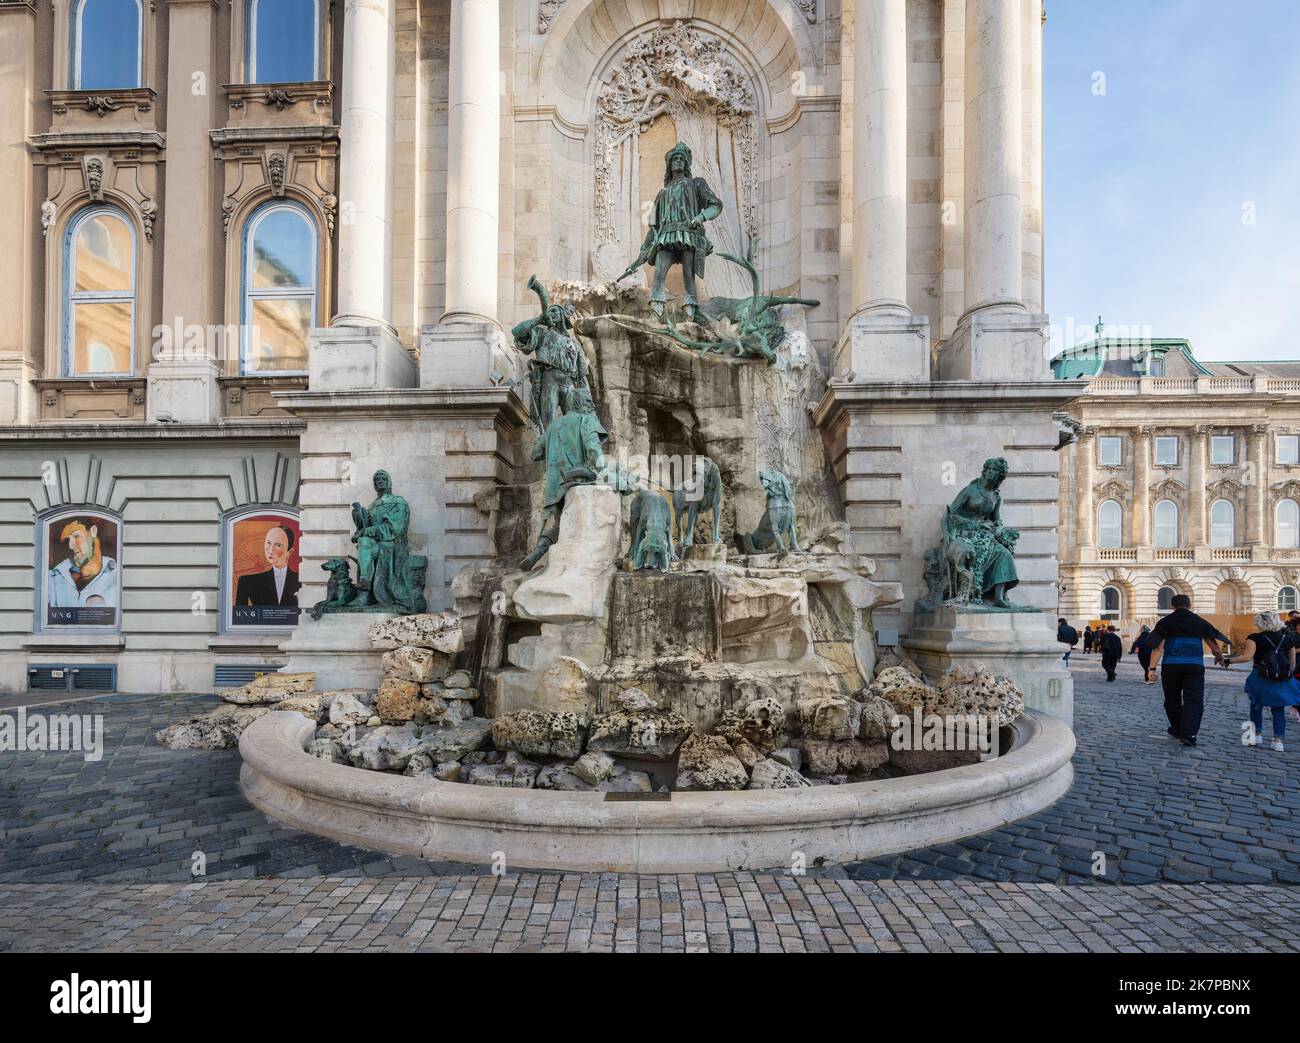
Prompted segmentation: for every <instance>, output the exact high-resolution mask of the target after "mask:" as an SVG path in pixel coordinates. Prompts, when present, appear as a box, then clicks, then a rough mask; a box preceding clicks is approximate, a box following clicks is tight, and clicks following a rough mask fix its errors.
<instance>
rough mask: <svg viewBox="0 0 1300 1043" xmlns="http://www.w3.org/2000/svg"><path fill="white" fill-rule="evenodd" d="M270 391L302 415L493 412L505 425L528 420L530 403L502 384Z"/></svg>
mask: <svg viewBox="0 0 1300 1043" xmlns="http://www.w3.org/2000/svg"><path fill="white" fill-rule="evenodd" d="M272 397H273V398H274V399H275V401H276V402H277V404H278V405H279V406H280V408H281V409H284V410H287V411H288V412H290V413H293V414H294V415H295V416H298V417H304V418H306V417H311V418H316V417H350V418H355V417H357V416H358V415H361V416H364V417H366V418H367V419H371V418H376V417H384V418H412V417H420V416H479V417H492V418H493V419H496V420H499V421H501V422H503V423H505V424H506V425H507V426H509V427H523V426H524V425H525V424H526V423H527V422H528V409H527V407H526V406H525V405H524V403H523V400H522V399H521V398H520V397H519V393H518V392H517V391H516V390H515V389H514V388H511V387H507V386H504V385H502V386H497V387H488V388H438V389H427V388H394V389H387V390H378V391H370V390H357V391H312V390H307V391H277V392H274V393H273V395H272Z"/></svg>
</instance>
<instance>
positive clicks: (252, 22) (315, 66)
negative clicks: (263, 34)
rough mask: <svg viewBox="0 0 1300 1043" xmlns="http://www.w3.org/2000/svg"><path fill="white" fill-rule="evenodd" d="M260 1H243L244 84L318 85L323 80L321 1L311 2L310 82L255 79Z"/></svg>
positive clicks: (314, 0)
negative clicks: (312, 13)
mask: <svg viewBox="0 0 1300 1043" xmlns="http://www.w3.org/2000/svg"><path fill="white" fill-rule="evenodd" d="M261 2H262V0H244V4H243V9H244V11H243V13H244V82H245V83H249V84H258V85H259V86H262V85H265V84H272V83H318V82H320V81H321V80H323V79H324V77H325V73H324V68H323V53H324V49H323V47H322V46H321V44H322V40H321V37H322V33H321V0H312V8H313V10H314V11H315V17H314V21H313V25H312V34H311V45H312V54H311V67H312V78H311V79H310V80H265V81H263V80H259V79H258V78H257V5H258V4H259V3H261Z"/></svg>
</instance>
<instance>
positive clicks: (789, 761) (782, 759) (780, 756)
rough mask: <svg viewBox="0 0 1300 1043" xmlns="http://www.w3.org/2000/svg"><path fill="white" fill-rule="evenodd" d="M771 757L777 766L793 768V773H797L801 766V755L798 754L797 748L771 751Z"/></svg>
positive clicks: (788, 747) (790, 747)
mask: <svg viewBox="0 0 1300 1043" xmlns="http://www.w3.org/2000/svg"><path fill="white" fill-rule="evenodd" d="M771 757H772V760H774V761H776V762H777V763H778V764H784V765H785V766H786V767H787V768H793V769H794V770H795V771H798V770H799V769H800V768H801V767H802V766H803V755H802V754H801V753H800V752H799V747H798V746H786V747H784V748H783V749H780V750H773V751H772V753H771Z"/></svg>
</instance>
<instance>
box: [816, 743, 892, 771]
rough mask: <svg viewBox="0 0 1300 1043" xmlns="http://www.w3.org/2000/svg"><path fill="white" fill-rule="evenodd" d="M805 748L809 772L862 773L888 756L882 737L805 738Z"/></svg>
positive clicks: (880, 763)
mask: <svg viewBox="0 0 1300 1043" xmlns="http://www.w3.org/2000/svg"><path fill="white" fill-rule="evenodd" d="M802 749H803V757H804V761H805V764H804V767H805V769H806V770H807V772H808V773H809V774H810V775H841V774H843V775H859V774H864V773H866V772H869V771H874V770H875V769H876V768H879V767H880V766H881V765H882V764H884V763H885V762H886V761H888V760H889V744H888V743H887V742H885V741H884V740H883V739H804V740H803V747H802Z"/></svg>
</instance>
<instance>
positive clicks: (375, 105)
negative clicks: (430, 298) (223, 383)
mask: <svg viewBox="0 0 1300 1043" xmlns="http://www.w3.org/2000/svg"><path fill="white" fill-rule="evenodd" d="M395 2H396V0H344V8H343V71H342V80H343V114H342V121H341V126H340V132H339V210H340V215H341V220H340V222H339V224H340V228H339V277H338V313H337V315H336V316H335V318H334V322H333V325H335V326H365V327H380V328H382V329H384V330H385V331H387V332H388V333H390V334H392V333H393V323H392V285H393V175H394V171H393V129H394V123H393V110H394V102H393V82H394V68H395V62H396V50H395V49H396V38H395V35H394V13H393V11H394V5H395Z"/></svg>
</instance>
